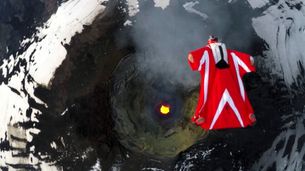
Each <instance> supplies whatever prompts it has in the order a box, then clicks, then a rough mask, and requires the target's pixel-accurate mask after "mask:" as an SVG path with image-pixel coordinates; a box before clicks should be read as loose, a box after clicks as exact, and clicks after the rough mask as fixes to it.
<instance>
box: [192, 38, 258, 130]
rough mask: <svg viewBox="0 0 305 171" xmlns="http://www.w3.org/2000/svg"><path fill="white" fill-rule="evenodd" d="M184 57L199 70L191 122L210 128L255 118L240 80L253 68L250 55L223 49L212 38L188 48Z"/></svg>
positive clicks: (232, 125) (247, 122)
mask: <svg viewBox="0 0 305 171" xmlns="http://www.w3.org/2000/svg"><path fill="white" fill-rule="evenodd" d="M188 61H189V64H190V66H191V68H192V70H196V71H199V72H200V74H201V83H200V94H199V100H198V105H197V108H196V111H195V114H194V116H193V118H192V121H193V122H195V123H196V124H198V125H199V126H201V127H202V128H203V129H206V130H212V129H224V128H239V127H246V126H248V125H252V124H253V123H254V122H255V121H256V120H255V116H254V112H253V109H252V106H251V104H250V101H249V99H248V97H247V94H246V91H245V88H244V85H243V81H242V77H243V76H244V75H245V74H246V73H248V72H254V71H255V67H254V66H253V64H254V61H253V58H252V57H251V56H250V55H248V54H245V53H241V52H238V51H235V50H230V49H226V46H225V44H223V43H220V42H218V41H217V39H216V40H214V41H213V40H209V42H208V45H206V46H204V47H202V48H200V49H197V50H194V51H191V52H190V53H189V56H188Z"/></svg>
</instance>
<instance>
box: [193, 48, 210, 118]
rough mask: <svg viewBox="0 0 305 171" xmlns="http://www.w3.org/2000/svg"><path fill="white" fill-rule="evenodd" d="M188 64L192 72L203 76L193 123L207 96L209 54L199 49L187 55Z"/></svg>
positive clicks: (203, 49)
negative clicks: (197, 72)
mask: <svg viewBox="0 0 305 171" xmlns="http://www.w3.org/2000/svg"><path fill="white" fill-rule="evenodd" d="M188 62H189V65H190V67H191V69H192V70H193V71H199V72H200V73H201V75H203V77H204V78H203V82H201V84H200V86H203V88H200V93H199V99H198V105H197V108H196V111H195V114H194V116H193V117H192V121H193V122H195V121H196V119H197V118H198V117H199V113H200V111H201V110H202V109H203V107H204V105H205V102H206V101H207V95H208V88H209V87H208V81H209V53H208V50H207V48H206V47H205V48H200V49H197V50H194V51H192V52H190V53H189V56H188Z"/></svg>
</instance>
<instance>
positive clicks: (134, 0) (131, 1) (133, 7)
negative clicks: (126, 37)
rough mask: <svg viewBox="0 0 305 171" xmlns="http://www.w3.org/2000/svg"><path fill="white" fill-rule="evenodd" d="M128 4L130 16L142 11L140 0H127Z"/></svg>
mask: <svg viewBox="0 0 305 171" xmlns="http://www.w3.org/2000/svg"><path fill="white" fill-rule="evenodd" d="M127 6H128V15H129V17H133V16H135V15H136V14H137V13H138V12H140V9H139V1H138V0H127Z"/></svg>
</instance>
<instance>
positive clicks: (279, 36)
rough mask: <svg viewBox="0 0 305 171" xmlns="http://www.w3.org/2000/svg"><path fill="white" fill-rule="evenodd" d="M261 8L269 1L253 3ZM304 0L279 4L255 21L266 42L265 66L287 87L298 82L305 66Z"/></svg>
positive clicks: (268, 9) (281, 0)
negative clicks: (282, 79) (282, 80)
mask: <svg viewBox="0 0 305 171" xmlns="http://www.w3.org/2000/svg"><path fill="white" fill-rule="evenodd" d="M249 2H251V3H252V6H253V7H255V8H256V7H261V6H263V5H260V4H265V2H266V1H255V2H254V1H250V0H249ZM303 2H304V1H302V0H293V1H291V0H279V2H278V3H276V4H273V5H270V6H269V7H268V8H267V9H266V10H265V11H264V12H263V13H262V15H261V16H259V17H257V18H253V27H254V29H255V31H256V33H257V34H258V35H259V36H260V37H261V38H262V39H263V40H265V41H266V43H267V44H266V46H267V49H268V50H267V51H266V52H265V55H266V60H265V62H266V65H267V66H268V68H269V69H270V71H271V72H272V73H273V74H276V75H278V76H279V77H281V78H284V80H285V82H286V83H287V85H289V86H290V85H291V84H292V83H295V82H297V81H298V78H297V77H298V75H300V74H304V73H301V71H302V68H304V66H305V50H304V44H305V5H304V3H303Z"/></svg>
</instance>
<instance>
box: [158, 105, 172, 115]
mask: <svg viewBox="0 0 305 171" xmlns="http://www.w3.org/2000/svg"><path fill="white" fill-rule="evenodd" d="M160 112H161V114H162V115H167V114H169V112H170V106H169V105H161V107H160Z"/></svg>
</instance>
